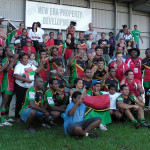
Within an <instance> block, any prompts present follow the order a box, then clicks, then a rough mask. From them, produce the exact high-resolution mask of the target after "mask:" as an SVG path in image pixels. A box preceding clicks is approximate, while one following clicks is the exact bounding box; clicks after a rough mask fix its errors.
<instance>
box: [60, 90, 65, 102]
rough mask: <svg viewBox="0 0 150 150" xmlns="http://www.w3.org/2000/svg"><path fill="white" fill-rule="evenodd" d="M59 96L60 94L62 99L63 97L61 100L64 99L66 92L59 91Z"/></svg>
mask: <svg viewBox="0 0 150 150" xmlns="http://www.w3.org/2000/svg"><path fill="white" fill-rule="evenodd" d="M59 96H60V99H61V100H63V99H64V94H63V93H62V92H61V91H60V92H59Z"/></svg>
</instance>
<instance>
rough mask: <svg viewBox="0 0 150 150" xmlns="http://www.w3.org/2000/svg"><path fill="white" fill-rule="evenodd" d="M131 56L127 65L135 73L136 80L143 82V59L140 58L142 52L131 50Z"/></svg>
mask: <svg viewBox="0 0 150 150" xmlns="http://www.w3.org/2000/svg"><path fill="white" fill-rule="evenodd" d="M128 53H129V55H130V56H131V57H130V58H128V59H127V60H126V64H127V65H128V67H129V68H130V69H131V70H132V71H133V73H134V78H135V79H138V80H140V81H142V58H140V57H139V56H140V51H139V49H137V48H132V49H129V51H128Z"/></svg>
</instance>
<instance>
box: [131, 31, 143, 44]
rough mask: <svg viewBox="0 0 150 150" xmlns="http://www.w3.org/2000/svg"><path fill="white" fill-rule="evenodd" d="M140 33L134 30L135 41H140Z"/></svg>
mask: <svg viewBox="0 0 150 150" xmlns="http://www.w3.org/2000/svg"><path fill="white" fill-rule="evenodd" d="M140 33H141V32H140V31H139V30H133V31H132V35H133V37H134V41H136V42H137V41H139V36H140Z"/></svg>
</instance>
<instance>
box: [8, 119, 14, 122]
mask: <svg viewBox="0 0 150 150" xmlns="http://www.w3.org/2000/svg"><path fill="white" fill-rule="evenodd" d="M7 121H8V122H15V120H14V119H12V118H9V119H7Z"/></svg>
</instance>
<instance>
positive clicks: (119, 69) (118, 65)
mask: <svg viewBox="0 0 150 150" xmlns="http://www.w3.org/2000/svg"><path fill="white" fill-rule="evenodd" d="M110 67H114V68H115V70H116V78H117V79H118V80H119V83H120V82H121V81H122V79H123V78H124V77H125V72H126V71H127V70H128V69H129V67H128V65H127V64H126V63H125V62H123V55H122V54H120V53H116V61H114V62H112V63H111V64H110Z"/></svg>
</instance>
